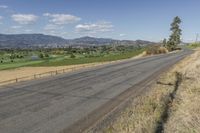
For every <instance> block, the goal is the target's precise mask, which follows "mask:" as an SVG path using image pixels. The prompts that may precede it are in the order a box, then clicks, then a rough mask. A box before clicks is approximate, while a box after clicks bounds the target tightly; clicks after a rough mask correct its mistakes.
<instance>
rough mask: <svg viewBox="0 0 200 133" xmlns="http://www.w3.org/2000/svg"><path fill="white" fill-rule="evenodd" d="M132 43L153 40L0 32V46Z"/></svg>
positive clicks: (50, 46)
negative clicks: (63, 36) (71, 37)
mask: <svg viewBox="0 0 200 133" xmlns="http://www.w3.org/2000/svg"><path fill="white" fill-rule="evenodd" d="M109 44H113V45H133V46H146V45H151V44H155V42H151V41H145V40H136V41H132V40H116V39H112V38H96V37H90V36H84V37H80V38H75V39H64V38H62V37H58V36H53V35H45V34H0V48H32V47H49V48H54V47H67V46H74V47H77V46H79V47H88V46H101V45H109Z"/></svg>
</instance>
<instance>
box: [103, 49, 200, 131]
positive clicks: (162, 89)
mask: <svg viewBox="0 0 200 133" xmlns="http://www.w3.org/2000/svg"><path fill="white" fill-rule="evenodd" d="M151 88H152V89H151V90H150V91H149V92H148V93H146V94H145V95H144V96H141V97H138V98H137V99H134V100H133V102H132V104H131V105H130V106H129V107H127V108H126V109H125V110H124V111H123V112H122V113H121V114H120V115H119V116H118V117H117V118H116V120H114V121H113V122H112V123H110V125H108V127H107V128H105V129H104V130H103V131H102V132H105V133H144V132H145V133H152V132H166V133H173V132H177V133H182V132H185V133H186V132H187V133H189V132H194V133H199V132H200V104H199V103H200V49H199V50H196V52H195V53H194V54H192V55H190V56H189V57H187V58H185V59H184V60H182V61H181V62H179V63H178V64H177V65H175V66H174V67H173V68H171V69H170V70H169V71H168V72H167V73H164V74H163V75H161V76H160V78H159V80H158V81H157V82H156V83H155V84H153V85H152V87H151Z"/></svg>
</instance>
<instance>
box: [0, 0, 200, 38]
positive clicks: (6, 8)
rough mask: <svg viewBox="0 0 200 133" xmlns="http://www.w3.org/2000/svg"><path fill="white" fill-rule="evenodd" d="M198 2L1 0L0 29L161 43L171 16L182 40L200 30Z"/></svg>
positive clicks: (10, 32)
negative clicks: (178, 25)
mask: <svg viewBox="0 0 200 133" xmlns="http://www.w3.org/2000/svg"><path fill="white" fill-rule="evenodd" d="M199 6H200V1H199V0H0V33H6V34H12V33H15V34H18V33H44V34H51V35H57V36H62V37H64V38H76V37H81V36H95V37H106V38H115V39H131V40H136V39H144V40H150V41H160V40H162V39H163V38H168V36H169V34H170V31H169V28H170V23H171V22H172V19H173V17H175V16H180V17H181V19H182V21H183V23H182V25H181V27H182V29H183V36H182V39H183V40H184V41H193V40H195V35H196V34H197V33H200V17H199V13H200V8H199Z"/></svg>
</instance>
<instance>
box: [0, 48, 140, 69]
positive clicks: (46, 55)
mask: <svg viewBox="0 0 200 133" xmlns="http://www.w3.org/2000/svg"><path fill="white" fill-rule="evenodd" d="M143 51H144V48H139V49H138V48H137V49H136V48H134V47H123V46H119V47H117V48H116V49H113V47H105V48H104V47H97V48H90V49H89V48H85V49H79V48H68V49H44V50H32V51H29V50H12V51H11V50H9V51H6V50H1V51H0V70H7V69H14V68H19V67H26V66H28V67H41V66H43V67H47V66H66V65H76V64H86V63H95V62H106V61H115V60H121V59H127V58H131V57H134V56H136V55H138V54H140V53H142V52H143Z"/></svg>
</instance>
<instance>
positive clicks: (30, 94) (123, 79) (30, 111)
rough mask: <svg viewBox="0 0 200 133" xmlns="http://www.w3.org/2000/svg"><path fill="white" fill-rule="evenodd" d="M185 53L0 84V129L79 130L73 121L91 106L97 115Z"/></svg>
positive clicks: (15, 132)
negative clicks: (107, 104) (8, 84)
mask: <svg viewBox="0 0 200 133" xmlns="http://www.w3.org/2000/svg"><path fill="white" fill-rule="evenodd" d="M190 53H191V51H184V52H179V53H177V54H167V55H159V56H153V57H148V58H142V59H136V60H132V59H131V60H125V61H123V62H118V63H114V64H109V65H104V66H100V67H96V68H92V69H85V70H81V71H77V72H72V73H68V74H63V75H60V76H56V77H51V78H47V79H40V80H35V81H28V82H23V83H18V84H13V85H10V86H5V87H1V88H0V133H58V132H62V131H63V132H70V133H71V132H78V131H80V130H79V128H81V126H80V127H78V126H74V125H75V123H77V122H78V121H80V120H81V119H83V118H84V117H85V116H90V113H92V112H93V115H94V111H96V112H95V114H96V115H98V113H99V112H98V109H101V111H103V110H104V109H103V105H105V104H106V103H109V102H112V100H113V99H114V98H116V97H118V96H119V95H120V94H121V93H123V92H125V91H126V90H127V89H130V88H131V89H133V90H134V89H136V88H135V87H134V86H136V85H138V83H140V84H142V83H143V81H145V80H147V79H148V78H151V76H152V75H153V74H155V73H158V72H159V71H160V70H162V69H165V68H166V67H169V66H171V65H173V64H174V63H176V62H177V61H179V60H181V59H183V58H184V57H185V56H187V55H188V54H190ZM101 107H102V108H101ZM88 119H89V118H88ZM90 120H91V122H92V118H90ZM82 124H83V125H84V124H85V127H87V126H86V125H87V124H86V123H85V122H83V123H82ZM90 124H91V123H90ZM80 132H81V131H80Z"/></svg>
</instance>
